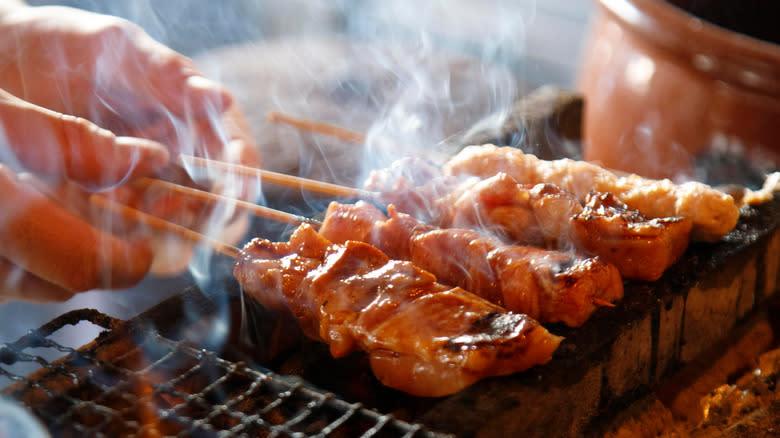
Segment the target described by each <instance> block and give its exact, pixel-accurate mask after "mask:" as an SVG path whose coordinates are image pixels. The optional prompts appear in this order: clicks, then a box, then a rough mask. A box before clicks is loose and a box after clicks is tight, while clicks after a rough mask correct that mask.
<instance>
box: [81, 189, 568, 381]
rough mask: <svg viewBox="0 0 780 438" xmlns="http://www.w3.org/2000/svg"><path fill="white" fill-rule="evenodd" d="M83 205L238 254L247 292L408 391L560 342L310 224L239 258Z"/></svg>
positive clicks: (523, 319) (516, 368)
mask: <svg viewBox="0 0 780 438" xmlns="http://www.w3.org/2000/svg"><path fill="white" fill-rule="evenodd" d="M90 201H91V202H93V203H95V205H98V206H100V207H101V208H105V209H108V210H110V211H113V212H115V213H117V214H120V215H122V216H123V217H126V218H128V219H131V220H135V221H138V222H142V223H145V224H147V225H150V226H152V227H154V228H157V229H163V230H166V231H170V232H174V233H176V234H181V235H182V237H185V238H188V239H193V240H196V241H201V242H206V243H208V244H211V245H212V246H214V248H215V249H216V250H218V251H219V252H222V253H223V254H225V255H228V256H230V257H234V258H237V263H236V265H235V269H234V275H235V277H236V279H237V280H238V281H239V283H240V284H241V285H242V286H243V287H244V288H245V291H246V292H247V293H249V294H250V296H252V297H254V298H255V299H257V300H258V301H260V302H261V303H262V304H265V305H268V306H269V307H270V308H272V309H277V310H278V309H280V307H281V306H284V307H285V308H286V309H288V312H289V311H292V312H293V314H294V316H295V317H296V318H297V319H298V321H299V322H300V324H301V326H302V329H303V331H304V333H305V334H307V335H308V336H310V337H312V338H315V339H321V340H323V341H324V342H326V343H328V344H329V345H330V348H331V352H332V354H333V356H334V357H342V356H344V355H346V354H347V353H349V352H350V351H353V350H356V349H361V350H364V351H366V352H367V353H368V354H369V357H370V363H371V367H372V370H373V371H374V373H375V374H376V376H377V378H379V380H380V381H382V383H383V384H385V385H387V386H389V387H392V388H396V389H399V390H402V391H406V392H408V393H410V394H413V395H418V396H443V395H448V394H452V393H454V392H457V391H459V390H460V389H462V388H464V387H466V386H468V385H470V384H472V383H474V382H475V381H477V380H480V379H482V378H485V377H490V376H500V375H506V374H512V373H516V372H520V371H523V370H526V369H528V368H530V367H533V366H535V365H539V364H543V363H546V362H547V361H549V360H550V359H551V358H552V355H553V353H554V351H555V350H556V349H557V347H558V345H559V344H560V342H561V340H562V338H561V337H558V336H555V335H552V334H551V333H549V332H548V331H547V330H546V329H545V328H544V327H542V326H541V325H539V323H538V322H537V321H535V320H534V319H532V318H531V317H529V316H527V315H523V314H518V313H511V312H508V311H506V310H505V309H503V308H501V307H499V306H497V305H494V304H492V303H490V302H488V301H486V300H484V299H482V298H479V297H478V296H476V295H474V294H472V293H470V292H467V291H465V290H463V289H461V288H457V287H455V288H452V287H448V286H444V285H441V284H438V283H436V282H435V277H434V276H433V275H431V274H430V273H427V272H425V271H424V270H422V269H420V268H418V267H416V266H414V265H413V264H411V263H409V262H403V261H395V260H391V259H389V258H388V257H387V256H386V255H385V254H384V253H382V252H381V251H379V250H378V249H376V248H374V247H372V246H370V245H368V244H365V243H361V242H349V243H347V244H345V245H333V244H331V243H330V242H328V241H327V240H326V239H325V238H323V237H322V236H320V235H319V234H317V232H316V231H315V230H314V228H313V227H312V226H311V224H303V225H301V226H300V227H299V228H298V229H297V230H296V232H295V233H294V234H293V236H292V237H291V239H290V241H289V242H283V243H272V242H269V241H267V240H263V239H254V240H253V241H252V242H250V243H249V244H247V245H246V246H245V247H244V249H242V250H241V251H240V253H239V252H238V249H236V248H233V247H231V246H230V245H227V244H224V243H221V242H218V241H215V240H213V239H210V238H208V237H206V236H203V235H199V234H198V233H195V232H192V231H190V233H183V234H182V233H180V229H181V228H183V227H180V226H178V225H176V224H172V223H168V222H167V221H164V220H162V219H159V218H156V217H154V216H151V215H148V214H145V213H143V212H140V211H138V210H135V209H133V208H130V207H127V206H124V205H122V204H118V203H115V202H113V201H110V200H107V199H105V198H103V197H102V196H99V195H93V197H92V198H90ZM188 231H189V230H188ZM281 301H283V303H282V304H281V305H280V302H281Z"/></svg>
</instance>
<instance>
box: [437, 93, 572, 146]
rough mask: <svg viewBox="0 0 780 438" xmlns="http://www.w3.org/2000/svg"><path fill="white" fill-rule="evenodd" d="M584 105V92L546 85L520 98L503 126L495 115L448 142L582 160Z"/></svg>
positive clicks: (455, 144) (456, 144) (457, 144)
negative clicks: (494, 146)
mask: <svg viewBox="0 0 780 438" xmlns="http://www.w3.org/2000/svg"><path fill="white" fill-rule="evenodd" d="M583 106H584V101H583V98H582V96H581V95H579V94H576V93H573V92H571V91H567V90H564V89H561V88H558V87H555V86H551V85H548V86H544V87H541V88H538V89H537V90H536V91H534V92H532V93H531V94H529V95H527V96H526V97H524V98H522V99H520V100H518V101H517V102H516V103H515V104H514V106H513V107H512V108H511V110H510V112H509V114H508V115H507V116H506V118H505V119H504V121H503V123H502V124H501V125H500V126H497V125H496V123H495V117H492V118H488V119H484V120H482V121H481V122H478V123H477V124H476V125H474V127H472V128H471V129H469V130H468V131H466V132H462V133H460V134H457V135H455V136H453V137H451V138H450V139H448V140H447V141H446V142H447V143H448V144H451V145H452V146H454V147H463V146H468V145H473V144H486V143H492V144H495V145H499V146H513V147H518V148H520V149H522V150H523V151H524V152H528V153H531V154H534V155H536V156H537V157H539V158H542V159H545V160H554V159H558V158H572V159H581V158H582V145H581V139H582V112H583Z"/></svg>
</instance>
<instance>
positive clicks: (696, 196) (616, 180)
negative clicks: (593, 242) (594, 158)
mask: <svg viewBox="0 0 780 438" xmlns="http://www.w3.org/2000/svg"><path fill="white" fill-rule="evenodd" d="M441 172H442V175H443V176H445V177H453V176H466V175H469V176H477V177H490V176H493V175H495V174H497V173H499V172H504V173H506V174H507V175H509V176H511V177H512V178H514V179H515V180H516V181H517V182H518V183H524V184H537V183H542V182H544V183H552V184H556V185H557V186H559V187H560V188H562V189H563V190H566V191H568V192H570V193H573V194H574V195H575V196H576V197H577V198H578V199H580V200H584V199H585V197H586V196H587V194H588V193H590V192H591V191H594V190H595V191H598V192H602V193H612V194H613V195H614V196H616V197H617V198H618V199H620V200H621V201H622V202H624V203H625V204H626V205H627V206H628V207H629V208H632V209H636V210H638V211H639V212H641V213H642V214H643V215H645V216H648V217H650V218H662V217H684V218H688V219H690V220H691V221H692V222H693V228H692V231H691V232H692V235H691V237H692V238H693V239H695V240H701V241H708V242H712V241H717V240H719V239H720V238H721V237H723V236H724V235H726V233H728V232H729V231H731V230H732V229H733V228H734V227H735V226H736V224H737V220H738V219H739V209H738V208H737V206H736V204H735V203H734V199H733V198H732V197H731V196H729V195H727V194H725V193H722V192H720V191H718V190H715V189H713V188H711V187H709V186H707V185H705V184H702V183H698V182H693V181H691V182H686V183H683V184H674V183H673V182H671V181H670V180H651V179H647V178H643V177H640V176H638V175H633V174H632V175H618V174H616V173H614V172H612V171H609V170H607V169H604V168H602V167H600V166H597V165H595V164H592V163H588V162H584V161H574V160H569V159H561V160H553V161H545V160H540V159H538V158H536V157H535V156H533V155H530V154H525V153H523V152H522V151H521V150H519V149H516V148H510V147H503V148H501V147H497V146H493V145H484V146H469V147H466V148H465V149H463V150H462V151H461V152H460V153H458V154H457V155H456V156H454V157H453V158H452V159H450V160H449V161H448V162H447V163H446V164H445V165H444V166H443V167H442V171H441Z"/></svg>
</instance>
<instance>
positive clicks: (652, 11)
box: [596, 0, 780, 95]
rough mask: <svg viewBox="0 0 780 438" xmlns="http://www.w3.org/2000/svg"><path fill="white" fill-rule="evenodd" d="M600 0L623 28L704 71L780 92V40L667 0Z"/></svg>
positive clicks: (761, 89)
mask: <svg viewBox="0 0 780 438" xmlns="http://www.w3.org/2000/svg"><path fill="white" fill-rule="evenodd" d="M596 1H597V3H598V4H599V5H600V6H601V8H602V9H603V10H605V11H607V12H608V13H609V14H611V15H612V16H613V17H614V18H615V19H616V20H617V22H618V23H620V24H621V25H622V26H623V27H624V28H625V29H627V30H629V31H631V32H634V33H638V34H641V35H642V38H643V40H646V41H648V42H652V43H654V44H656V45H660V46H663V47H664V48H665V49H667V50H672V51H674V52H676V53H677V54H678V55H680V56H683V57H685V58H688V59H689V60H691V62H692V64H693V65H694V68H696V69H697V70H700V71H701V72H702V73H704V74H709V75H712V76H715V77H717V78H718V79H722V80H725V81H727V82H729V83H732V84H733V85H737V86H739V87H741V88H748V89H751V90H754V91H757V92H759V93H761V94H767V93H768V94H778V95H780V45H779V44H774V43H772V42H769V41H764V40H760V39H757V38H753V37H750V36H748V35H745V34H741V33H738V32H735V31H732V30H729V29H726V28H723V27H720V26H718V25H716V24H712V23H709V22H707V21H705V20H702V19H700V18H697V17H696V16H694V15H692V14H690V13H688V12H687V11H685V10H683V9H681V8H678V7H677V6H674V5H673V4H671V3H668V2H667V1H665V0H596ZM696 57H700V58H696Z"/></svg>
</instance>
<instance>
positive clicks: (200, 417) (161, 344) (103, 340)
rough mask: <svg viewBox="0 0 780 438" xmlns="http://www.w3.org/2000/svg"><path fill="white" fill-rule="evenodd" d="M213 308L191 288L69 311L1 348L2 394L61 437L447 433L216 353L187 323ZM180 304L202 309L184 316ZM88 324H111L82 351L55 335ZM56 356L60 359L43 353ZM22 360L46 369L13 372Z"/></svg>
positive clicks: (198, 321)
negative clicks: (133, 307) (136, 302)
mask: <svg viewBox="0 0 780 438" xmlns="http://www.w3.org/2000/svg"><path fill="white" fill-rule="evenodd" d="M213 307H214V306H213V304H211V303H210V301H209V300H208V299H207V298H206V297H205V296H203V295H202V294H201V293H200V292H199V291H197V290H195V289H191V290H188V291H186V292H185V293H183V294H181V295H178V296H175V297H173V298H170V299H168V300H166V301H164V302H162V303H161V304H159V305H157V306H155V307H154V308H152V309H150V310H149V311H147V312H145V313H143V314H141V315H139V316H137V317H135V318H133V319H130V320H128V321H122V320H119V319H115V318H113V317H111V316H108V315H105V314H103V313H101V312H98V311H96V310H92V309H82V310H74V311H71V312H68V313H65V314H63V315H61V316H59V317H57V318H56V319H54V320H52V321H51V322H49V323H47V324H45V325H43V326H42V327H40V328H38V329H36V330H31V331H30V332H28V333H27V334H26V335H24V336H22V337H21V338H20V339H18V340H17V341H15V342H12V343H7V344H3V345H2V346H0V375H2V376H4V377H6V378H8V379H10V380H11V381H12V382H13V383H12V384H11V385H10V386H8V387H7V388H5V389H4V391H3V393H4V395H5V396H6V397H10V398H13V399H16V400H19V401H21V402H22V403H23V404H24V405H26V406H27V407H28V408H29V410H30V411H32V413H33V414H34V415H35V416H36V417H38V418H39V419H40V420H41V421H42V422H43V423H44V424H45V425H46V427H47V428H48V429H49V431H50V433H51V434H52V436H56V437H59V436H85V437H87V436H89V437H92V436H96V437H100V436H106V437H114V436H139V437H146V436H149V437H151V436H155V437H156V436H179V437H183V436H196V437H211V436H214V437H228V436H253V437H254V436H269V437H308V436H317V437H341V436H344V437H354V436H362V437H444V436H447V435H442V434H438V433H435V432H432V431H430V430H427V429H426V428H424V427H423V426H421V425H419V424H411V423H408V422H405V421H402V420H400V419H398V418H395V417H394V416H393V415H385V414H382V413H379V412H377V411H375V410H372V409H368V408H367V407H365V406H363V405H362V404H361V403H349V402H347V401H344V400H342V399H341V398H339V397H338V396H336V395H334V394H333V393H330V392H326V391H323V390H321V389H318V388H316V387H314V386H312V385H311V384H309V383H307V382H305V381H303V380H302V379H300V378H295V377H287V376H282V375H280V374H277V373H274V372H272V371H270V370H269V369H266V368H263V367H260V366H258V365H256V364H254V363H251V362H245V361H241V360H230V359H226V358H225V357H230V356H231V354H232V355H239V356H240V354H241V353H238V352H236V351H231V350H232V347H228V348H226V349H225V350H223V351H220V352H219V353H218V352H216V351H212V350H209V349H205V348H199V347H198V346H195V345H192V344H191V343H190V342H188V341H187V339H186V333H187V330H188V327H190V328H191V326H192V325H193V324H194V325H197V324H203V323H204V321H208V320H209V319H210V318H212V317H213V315H209V314H207V309H212V310H213ZM183 308H188V309H193V308H196V309H200V310H201V311H200V312H196V313H195V314H193V313H192V312H189V314H188V315H186V316H185V315H183V314H182V312H181V309H183ZM174 315H177V317H176V318H173V317H172V316H174ZM183 320H186V321H184V322H185V323H184V324H182V322H183ZM81 322H89V323H91V324H95V325H97V326H100V327H102V328H104V329H105V330H104V331H103V332H101V333H100V334H99V335H98V336H97V337H96V338H95V340H93V341H92V342H90V343H89V344H87V345H85V346H83V347H81V348H72V347H68V346H64V345H62V344H60V343H58V342H56V341H55V340H53V339H52V335H53V334H55V333H56V332H57V331H58V330H60V329H62V328H63V327H65V326H67V325H75V324H79V323H81ZM52 353H53V354H58V355H60V356H62V357H59V358H57V359H45V358H44V357H45V356H50V355H51V354H52ZM20 363H30V364H34V365H36V366H38V367H39V369H38V370H37V371H35V372H32V373H26V372H25V373H18V372H15V371H14V370H13V369H12V368H13V365H18V364H20Z"/></svg>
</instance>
